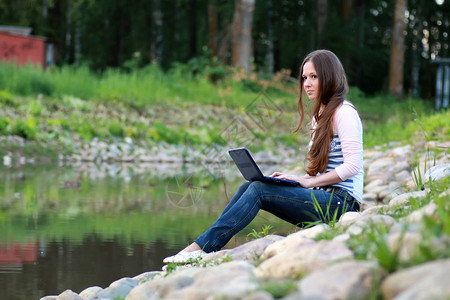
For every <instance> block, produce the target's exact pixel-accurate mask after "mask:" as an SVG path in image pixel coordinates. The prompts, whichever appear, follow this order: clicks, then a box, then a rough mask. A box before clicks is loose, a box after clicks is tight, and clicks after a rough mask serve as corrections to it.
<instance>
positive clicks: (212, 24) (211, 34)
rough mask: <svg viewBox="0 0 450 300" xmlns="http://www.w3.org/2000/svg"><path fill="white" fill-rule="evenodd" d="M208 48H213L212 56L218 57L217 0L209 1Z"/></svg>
mask: <svg viewBox="0 0 450 300" xmlns="http://www.w3.org/2000/svg"><path fill="white" fill-rule="evenodd" d="M208 48H209V50H211V57H217V54H218V47H217V11H216V4H215V0H209V3H208Z"/></svg>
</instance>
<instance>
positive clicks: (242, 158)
mask: <svg viewBox="0 0 450 300" xmlns="http://www.w3.org/2000/svg"><path fill="white" fill-rule="evenodd" d="M228 153H229V154H230V156H231V158H232V159H233V161H234V163H235V164H236V166H237V167H238V169H239V171H241V173H242V176H244V178H245V179H246V180H248V181H262V182H267V183H274V184H281V185H287V186H299V183H298V182H297V181H293V180H287V179H281V178H276V177H270V176H264V175H263V173H262V172H261V170H260V169H259V167H258V165H257V164H256V162H255V160H254V159H253V157H252V156H251V155H250V152H249V151H248V150H247V149H246V148H236V149H231V150H228Z"/></svg>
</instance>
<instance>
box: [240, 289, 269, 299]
mask: <svg viewBox="0 0 450 300" xmlns="http://www.w3.org/2000/svg"><path fill="white" fill-rule="evenodd" d="M273 299H274V298H273V296H272V295H271V294H269V293H268V292H266V291H256V292H254V293H251V294H250V295H248V296H246V297H244V298H243V299H242V300H273Z"/></svg>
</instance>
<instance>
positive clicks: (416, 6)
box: [0, 0, 450, 98]
mask: <svg viewBox="0 0 450 300" xmlns="http://www.w3.org/2000/svg"><path fill="white" fill-rule="evenodd" d="M347 3H350V2H347ZM393 3H394V2H392V1H383V0H370V1H365V2H361V1H359V2H358V1H356V2H355V1H352V2H351V5H350V6H349V8H348V9H347V10H346V9H344V5H342V4H341V1H328V5H327V7H328V9H327V10H326V11H327V13H326V15H325V16H322V17H325V18H324V19H326V23H325V24H324V29H323V31H322V32H318V26H317V19H318V15H317V10H316V6H317V3H316V1H312V0H306V1H273V0H261V1H257V2H256V4H255V9H254V14H253V26H252V39H253V43H252V44H253V45H254V49H251V50H253V51H251V50H249V52H250V51H251V52H252V54H253V57H254V59H253V65H254V69H255V71H257V72H261V73H264V72H270V70H271V69H272V68H274V69H275V71H278V70H282V69H290V70H291V72H292V74H293V75H294V76H298V70H299V64H300V62H301V60H302V58H303V57H304V56H305V55H306V54H307V53H308V52H310V51H312V50H314V49H319V48H327V49H330V50H332V51H334V52H335V53H336V54H337V55H338V57H340V58H341V60H342V62H343V64H344V67H345V69H346V70H347V73H348V76H349V80H350V83H351V85H355V86H358V87H359V88H360V89H362V90H364V91H365V92H367V93H370V94H374V93H377V92H379V91H381V90H383V89H385V87H386V83H387V81H386V78H387V73H388V63H389V51H390V44H391V42H390V39H391V34H392V21H393V14H394V4H393ZM208 4H209V5H210V7H212V8H214V10H215V12H216V14H215V15H216V21H217V22H216V27H215V28H216V31H214V30H212V29H211V28H210V27H208V25H210V24H209V20H208ZM449 5H450V4H449V3H448V1H445V2H444V3H443V4H441V5H438V4H437V3H436V1H424V0H408V5H407V6H408V8H409V9H408V11H407V12H405V16H406V17H407V18H406V20H405V21H406V22H407V34H406V36H405V43H406V49H407V51H406V52H405V62H406V66H405V80H404V82H405V84H406V86H407V89H410V90H411V91H414V90H418V92H419V93H420V94H421V95H422V96H425V95H426V96H427V97H429V95H430V94H431V93H432V92H433V88H434V86H433V85H432V80H431V78H430V71H431V65H430V63H431V61H432V60H433V59H434V58H435V57H444V56H445V55H446V51H447V50H446V49H448V39H447V38H446V36H447V34H448V29H449V22H448V14H446V12H447V11H448V10H449V9H448V8H449ZM0 7H1V8H2V9H1V10H0V19H1V20H2V22H3V23H4V24H7V25H16V26H28V27H32V29H33V34H34V35H38V36H45V37H47V38H48V40H49V41H52V42H54V44H55V45H58V54H59V55H58V56H59V58H60V60H59V61H58V63H59V64H60V65H66V64H78V65H82V66H88V68H90V69H92V70H95V71H104V70H107V69H109V68H121V69H123V70H125V71H126V72H133V71H134V70H137V69H139V68H142V67H144V66H146V65H149V64H152V63H157V64H158V65H159V66H160V67H161V68H163V69H164V70H168V69H170V68H171V67H173V66H175V65H177V64H179V63H181V64H187V65H190V67H189V68H190V70H191V71H194V72H202V73H204V74H205V75H207V76H208V77H209V78H210V79H211V80H212V81H213V82H218V81H220V80H221V79H222V78H223V75H224V70H223V68H222V67H220V66H219V65H218V64H215V63H214V62H211V61H210V62H209V64H207V65H206V66H207V67H206V68H202V66H204V65H205V61H206V60H205V58H206V57H207V58H208V59H207V60H209V57H210V56H217V57H219V58H220V60H221V62H222V63H223V64H228V63H229V61H230V57H229V55H230V54H229V50H228V49H229V46H230V45H229V42H230V41H229V39H230V37H229V36H230V33H229V31H230V28H229V27H230V24H231V23H232V19H233V12H234V9H235V2H234V1H231V2H230V1H213V2H210V3H206V2H199V1H193V0H174V1H168V2H158V1H134V2H133V3H131V4H125V3H124V2H123V1H120V0H111V1H107V2H96V1H90V0H54V1H36V0H32V1H27V2H14V1H12V2H11V1H6V0H2V1H0ZM44 12H45V13H44ZM213 40H214V41H217V46H218V48H219V49H217V50H216V53H212V52H211V51H212V49H209V50H206V51H205V45H210V42H211V41H213ZM422 41H423V42H422ZM271 56H273V59H270V60H269V59H268V58H269V57H271ZM269 61H271V62H272V61H273V65H271V66H268V62H269ZM184 67H185V65H182V68H184ZM414 74H417V75H418V76H419V78H418V79H419V80H418V82H421V83H423V86H421V87H414V76H415V75H414ZM61 75H62V76H61V78H62V80H64V74H61ZM8 77H9V76H8V74H7V73H1V72H0V83H1V82H3V79H4V78H8ZM41 79H42V78H40V77H37V76H31V77H29V79H28V80H26V81H27V83H26V84H25V85H23V86H21V87H19V85H21V83H20V82H18V81H17V82H16V83H17V84H18V86H17V87H16V88H15V90H20V92H21V93H22V92H26V90H25V89H24V88H29V87H31V86H33V87H32V88H31V90H35V89H36V88H38V89H41V90H44V91H45V93H43V94H54V93H56V94H59V91H57V89H56V87H55V86H53V85H51V84H49V83H48V82H46V81H42V80H41ZM65 82H67V84H70V83H69V82H68V81H65ZM30 83H32V84H30ZM0 85H1V84H0ZM73 86H75V87H76V88H78V89H84V90H85V91H84V95H82V96H79V97H81V98H88V97H89V96H87V95H86V94H88V93H89V90H90V89H91V88H92V83H91V82H89V81H86V82H85V84H84V85H80V84H79V82H76V83H75V82H74V83H73ZM67 88H69V87H67ZM55 89H56V90H55ZM414 93H415V92H414Z"/></svg>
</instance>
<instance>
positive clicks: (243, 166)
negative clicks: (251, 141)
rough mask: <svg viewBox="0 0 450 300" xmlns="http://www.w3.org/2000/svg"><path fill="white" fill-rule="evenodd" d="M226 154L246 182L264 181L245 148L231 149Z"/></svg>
mask: <svg viewBox="0 0 450 300" xmlns="http://www.w3.org/2000/svg"><path fill="white" fill-rule="evenodd" d="M228 153H229V154H230V156H231V158H232V159H233V161H234V163H235V164H236V166H237V167H238V168H239V171H241V173H242V176H244V178H245V179H246V180H248V181H262V180H264V175H263V174H262V172H261V170H260V169H259V168H258V165H257V164H256V163H255V161H254V160H253V157H252V156H251V155H250V153H249V152H248V150H247V149H246V148H237V149H231V150H229V151H228Z"/></svg>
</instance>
